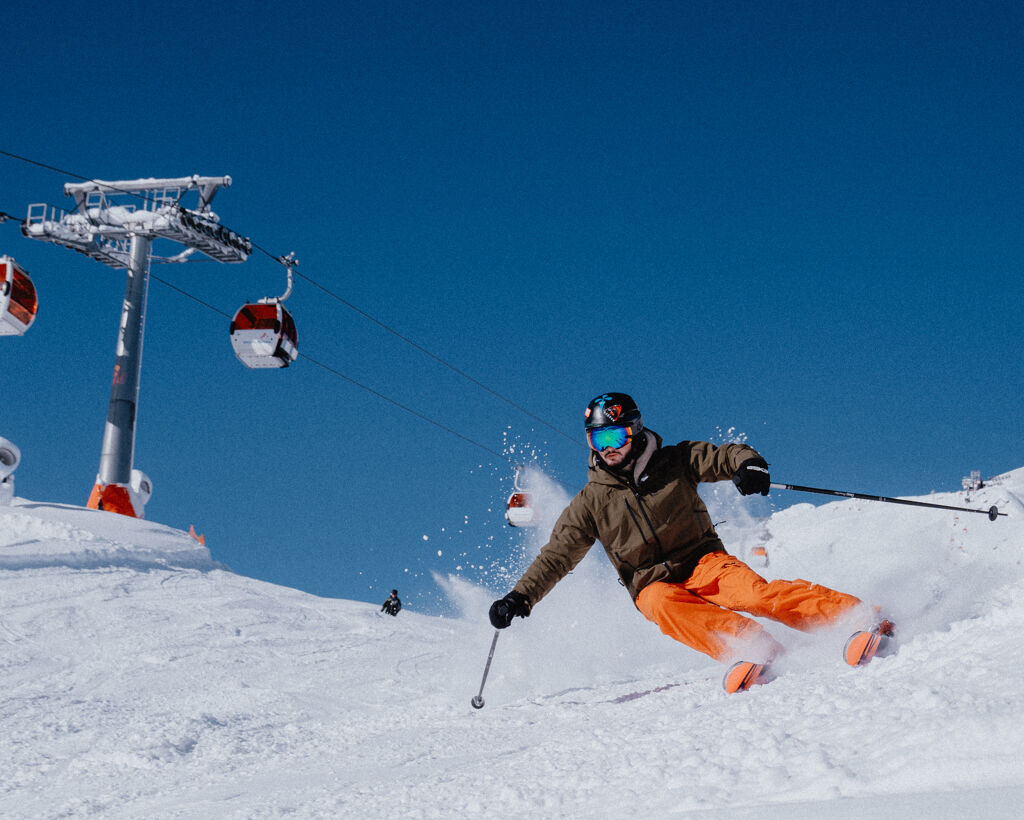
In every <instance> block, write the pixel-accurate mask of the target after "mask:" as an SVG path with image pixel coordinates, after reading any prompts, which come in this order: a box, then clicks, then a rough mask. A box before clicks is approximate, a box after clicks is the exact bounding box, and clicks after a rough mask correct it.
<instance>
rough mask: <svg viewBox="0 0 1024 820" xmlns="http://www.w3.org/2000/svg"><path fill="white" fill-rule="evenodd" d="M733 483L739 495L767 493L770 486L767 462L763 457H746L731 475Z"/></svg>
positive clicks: (770, 480) (770, 478)
mask: <svg viewBox="0 0 1024 820" xmlns="http://www.w3.org/2000/svg"><path fill="white" fill-rule="evenodd" d="M732 482H733V484H735V485H736V489H737V490H739V491H740V495H755V494H756V493H760V494H761V495H768V490H769V489H771V486H772V477H771V474H770V473H769V472H768V462H767V461H765V460H764V459H763V458H748V459H747V460H746V461H744V462H743V463H742V464H741V465H740V468H739V469H738V470H737V471H736V475H734V476H733V477H732Z"/></svg>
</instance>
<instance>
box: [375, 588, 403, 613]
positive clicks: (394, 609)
mask: <svg viewBox="0 0 1024 820" xmlns="http://www.w3.org/2000/svg"><path fill="white" fill-rule="evenodd" d="M401 608H402V601H401V600H400V599H399V597H398V590H397V589H393V590H391V594H390V595H389V596H388V597H387V598H385V599H384V603H383V605H381V608H380V611H381V612H386V613H388V615H398V611H399V610H400V609H401Z"/></svg>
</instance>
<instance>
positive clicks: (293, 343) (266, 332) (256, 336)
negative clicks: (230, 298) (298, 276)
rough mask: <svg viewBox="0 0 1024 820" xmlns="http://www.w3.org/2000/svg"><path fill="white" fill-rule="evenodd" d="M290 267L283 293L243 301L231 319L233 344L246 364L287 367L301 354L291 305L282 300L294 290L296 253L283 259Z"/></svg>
mask: <svg viewBox="0 0 1024 820" xmlns="http://www.w3.org/2000/svg"><path fill="white" fill-rule="evenodd" d="M279 261H280V262H281V263H282V264H283V265H284V266H285V268H287V270H288V287H287V289H286V290H285V292H284V293H283V294H281V295H280V296H270V297H267V298H265V299H260V300H259V301H258V302H248V303H246V304H244V305H242V306H241V307H240V308H239V309H238V311H237V312H236V313H235V318H234V319H232V320H231V328H230V330H231V347H232V348H234V351H235V356H237V357H238V361H240V362H241V363H242V364H244V365H245V366H246V367H249V368H253V369H261V368H267V367H287V366H288V365H290V364H291V363H292V362H294V361H295V359H296V358H298V355H299V334H298V331H297V330H296V329H295V321H294V320H293V319H292V315H291V314H290V313H289V312H288V309H287V308H286V307H285V306H284V305H283V304H281V303H282V302H284V300H285V299H287V298H288V297H289V295H291V292H292V268H293V267H295V266H296V265H298V264H299V263H298V260H296V258H295V254H294V253H290V254H288V255H287V256H285V257H282V258H281V259H280V260H279Z"/></svg>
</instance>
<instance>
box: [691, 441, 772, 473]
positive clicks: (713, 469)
mask: <svg viewBox="0 0 1024 820" xmlns="http://www.w3.org/2000/svg"><path fill="white" fill-rule="evenodd" d="M679 446H680V447H681V448H684V449H685V450H688V451H689V468H690V471H691V475H692V477H693V478H694V479H695V480H697V481H723V480H725V479H727V478H732V477H733V476H734V475H735V474H736V471H737V470H738V469H739V468H740V465H741V464H742V463H743V462H744V461H747V460H748V459H751V458H762V456H761V454H760V453H758V452H757V450H755V449H754V448H753V447H750V446H749V445H746V444H719V445H715V444H712V443H711V442H709V441H682V442H680V443H679Z"/></svg>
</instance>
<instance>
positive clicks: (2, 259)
mask: <svg viewBox="0 0 1024 820" xmlns="http://www.w3.org/2000/svg"><path fill="white" fill-rule="evenodd" d="M38 309H39V301H38V299H37V298H36V288H35V285H33V284H32V279H31V278H29V275H28V273H27V272H26V271H25V270H24V269H23V268H22V267H21V266H20V265H19V264H18V263H17V262H15V261H14V260H13V259H11V257H9V256H0V336H21V335H22V334H23V333H24V332H25V331H26V330H28V329H29V328H30V327H31V326H32V323H33V322H34V321H35V319H36V311H37V310H38Z"/></svg>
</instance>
